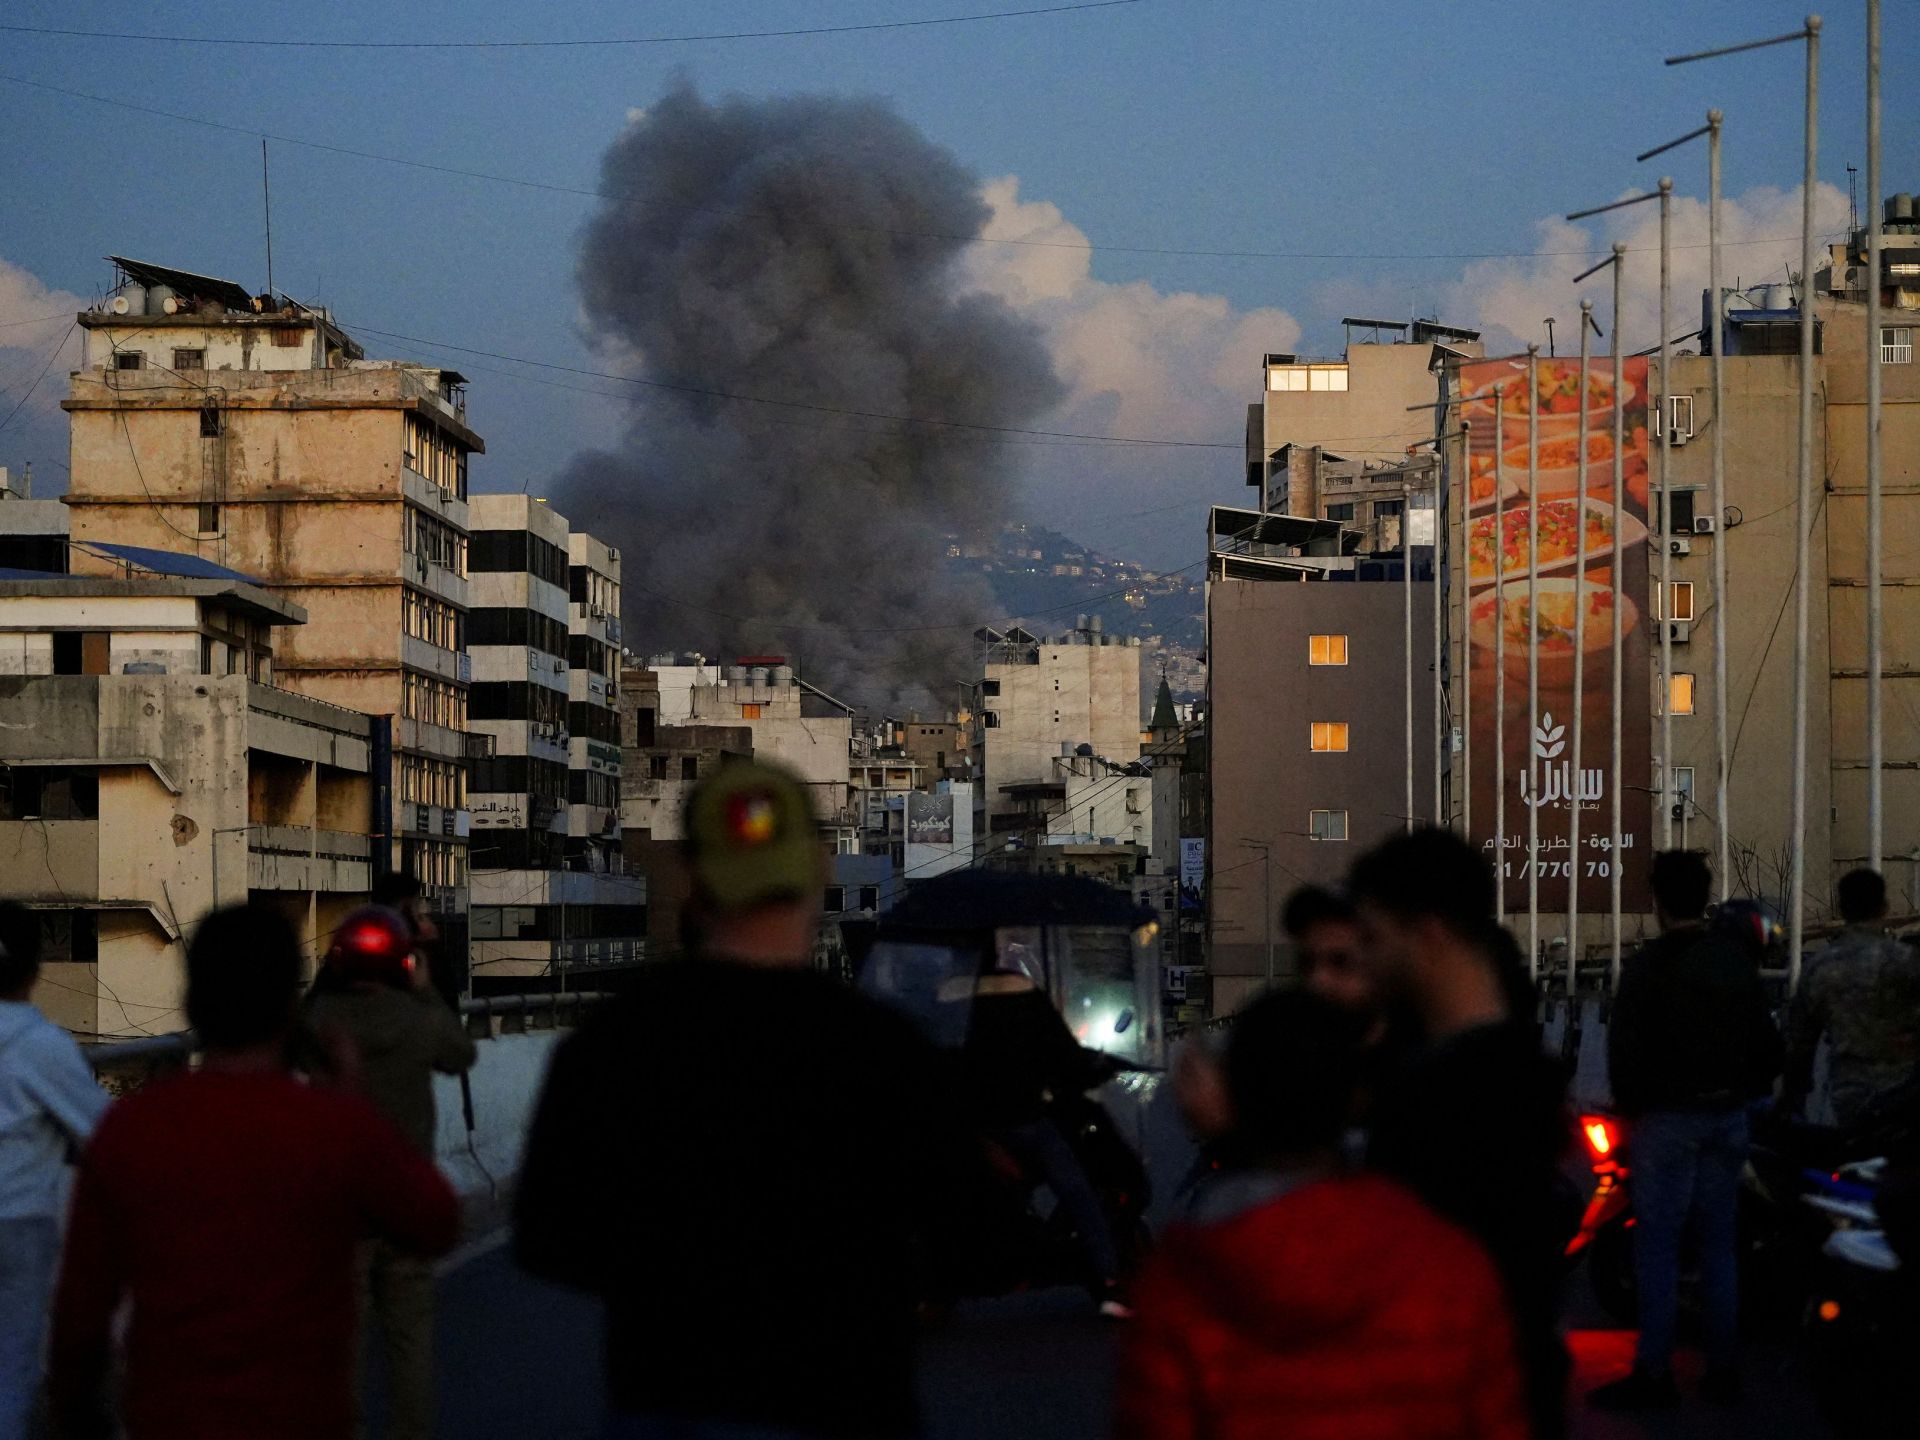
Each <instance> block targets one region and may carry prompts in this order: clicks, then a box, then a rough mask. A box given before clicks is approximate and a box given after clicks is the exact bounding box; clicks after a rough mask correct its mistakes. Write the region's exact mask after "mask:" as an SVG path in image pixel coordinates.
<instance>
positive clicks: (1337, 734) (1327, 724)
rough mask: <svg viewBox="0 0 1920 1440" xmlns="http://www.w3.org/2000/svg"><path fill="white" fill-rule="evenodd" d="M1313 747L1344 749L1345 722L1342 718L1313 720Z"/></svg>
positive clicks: (1316, 748) (1345, 746)
mask: <svg viewBox="0 0 1920 1440" xmlns="http://www.w3.org/2000/svg"><path fill="white" fill-rule="evenodd" d="M1313 748H1314V749H1315V750H1344V749H1346V748H1347V722H1346V721H1344V720H1315V721H1314V722H1313Z"/></svg>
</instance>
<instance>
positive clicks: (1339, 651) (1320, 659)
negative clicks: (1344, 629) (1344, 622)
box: [1307, 635, 1347, 665]
mask: <svg viewBox="0 0 1920 1440" xmlns="http://www.w3.org/2000/svg"><path fill="white" fill-rule="evenodd" d="M1307 663H1308V664H1309V665H1344V664H1346V663H1347V637H1346V636H1344V635H1309V636H1308V637H1307Z"/></svg>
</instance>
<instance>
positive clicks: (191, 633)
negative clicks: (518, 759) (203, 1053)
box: [0, 574, 373, 1036]
mask: <svg viewBox="0 0 1920 1440" xmlns="http://www.w3.org/2000/svg"><path fill="white" fill-rule="evenodd" d="M301 618H302V616H301V612H300V610H299V608H298V607H297V606H295V605H292V604H290V603H289V602H287V601H286V600H284V599H281V598H280V597H278V596H275V595H272V594H270V593H268V592H266V591H264V590H262V589H260V588H257V587H255V586H253V585H250V584H247V583H245V582H243V581H240V580H238V579H207V578H183V577H177V576H164V575H151V574H149V575H142V576H139V577H137V578H130V579H111V578H93V577H79V576H73V577H69V576H47V577H44V578H36V579H31V580H28V579H6V580H0V777H3V789H0V897H4V898H6V899H9V900H15V901H19V902H20V903H23V904H25V905H28V906H29V907H31V908H33V909H35V910H37V911H39V912H41V914H42V916H43V920H44V928H45V934H46V965H45V968H44V973H43V977H42V981H41V984H40V986H39V988H38V990H37V991H36V993H35V996H34V999H35V1002H36V1003H37V1004H39V1005H40V1006H41V1008H42V1009H43V1010H45V1011H46V1013H47V1014H48V1015H50V1016H51V1017H52V1018H54V1019H55V1020H56V1021H58V1022H59V1023H60V1024H63V1025H66V1026H68V1027H69V1028H70V1029H72V1030H74V1031H76V1032H78V1033H81V1034H83V1035H101V1036H129V1035H143V1034H161V1033H166V1032H169V1031H175V1030H180V1029H184V1028H185V1024H186V1022H185V1019H184V1017H183V1016H182V1014H181V1010H180V1006H181V996H182V987H183V983H184V977H185V971H184V964H183V961H184V953H185V945H186V942H187V941H188V939H189V938H190V937H191V933H192V928H193V926H194V925H195V924H196V923H197V922H198V921H199V919H200V918H201V917H202V916H204V915H205V914H206V913H207V912H208V911H209V910H211V909H213V908H214V907H216V906H219V905H226V904H233V903H237V902H239V901H243V900H247V899H253V900H259V901H265V902H266V903H269V904H271V905H273V906H274V907H275V908H277V909H279V910H281V911H282V912H283V913H284V914H285V915H286V916H287V918H288V920H289V921H290V922H291V923H292V924H293V926H294V928H295V930H296V932H297V933H298V934H299V935H300V936H301V937H302V939H303V941H304V943H305V945H306V947H307V951H308V956H309V959H310V960H311V959H312V958H314V957H315V956H316V955H317V953H318V952H319V951H321V950H323V949H324V948H325V944H326V937H327V936H328V935H329V934H331V932H332V930H333V928H334V926H335V925H336V924H337V923H338V922H339V920H340V919H341V918H342V917H343V916H344V915H345V914H346V912H347V911H348V910H350V909H351V908H352V907H353V906H354V905H356V904H359V903H360V902H361V901H362V900H364V898H365V896H366V892H367V889H368V886H369V883H370V880H371V865H370V857H371V846H372V841H371V839H370V835H369V831H370V829H371V821H372V816H373V787H372V783H371V779H370V763H371V755H372V745H371V726H372V722H371V721H370V720H369V719H368V717H366V716H365V715H360V714H356V713H354V712H352V711H348V710H344V709H341V708H339V707H337V706H334V705H329V704H327V703H325V702H323V701H319V700H315V699H312V698H310V697H308V696H303V695H299V694H296V693H293V692H291V691H288V690H284V689H279V688H276V686H275V685H274V684H273V683H272V682H273V681H274V679H275V654H274V647H273V639H274V637H275V636H276V635H277V634H283V633H285V631H286V629H287V628H291V627H295V626H297V625H298V624H299V622H300V620H301Z"/></svg>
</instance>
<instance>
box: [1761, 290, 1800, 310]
mask: <svg viewBox="0 0 1920 1440" xmlns="http://www.w3.org/2000/svg"><path fill="white" fill-rule="evenodd" d="M1760 308H1761V309H1762V310H1791V309H1793V308H1794V306H1793V286H1791V285H1769V286H1767V288H1766V291H1765V292H1764V294H1763V296H1762V298H1761V301H1760Z"/></svg>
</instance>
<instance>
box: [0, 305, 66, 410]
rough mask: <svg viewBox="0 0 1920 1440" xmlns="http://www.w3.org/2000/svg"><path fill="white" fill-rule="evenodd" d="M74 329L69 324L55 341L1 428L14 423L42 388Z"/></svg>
mask: <svg viewBox="0 0 1920 1440" xmlns="http://www.w3.org/2000/svg"><path fill="white" fill-rule="evenodd" d="M73 329H74V327H73V326H71V325H69V326H68V327H67V330H66V333H65V334H63V335H62V336H61V337H60V338H59V340H58V341H56V342H55V344H54V347H53V348H52V349H51V350H49V351H48V352H47V363H46V364H44V365H42V366H41V367H40V373H39V374H38V375H36V376H34V377H33V383H32V384H31V385H29V386H27V389H26V393H25V394H23V395H22V396H21V397H20V398H19V399H18V400H16V401H15V402H14V405H13V409H11V410H9V411H8V412H7V418H6V419H4V420H0V430H5V429H6V428H7V427H8V426H9V425H11V424H13V417H14V416H16V415H18V414H19V413H20V411H21V410H22V409H23V408H25V406H26V403H27V401H29V400H31V399H32V398H33V392H34V391H36V390H38V389H39V388H40V382H41V381H42V380H44V379H46V378H47V371H49V370H51V369H52V368H53V362H54V361H55V360H56V359H58V358H59V355H60V352H61V351H62V350H64V349H66V348H67V341H68V340H70V339H71V338H72V337H73Z"/></svg>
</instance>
